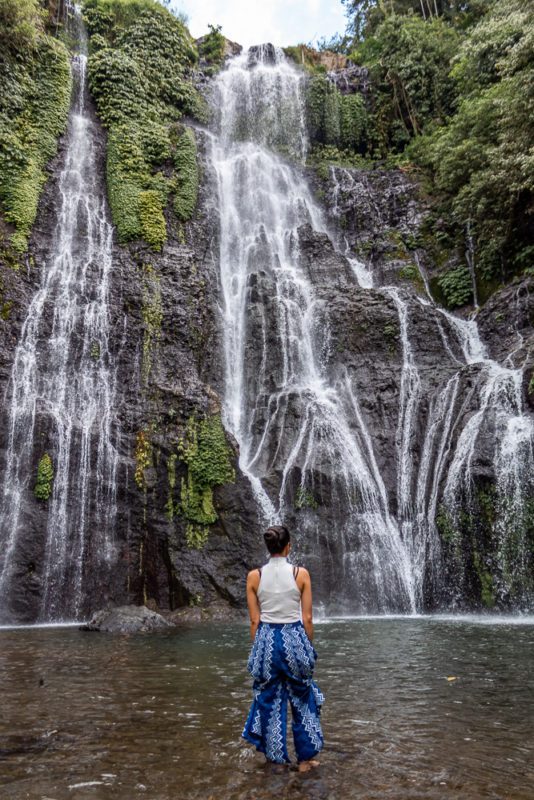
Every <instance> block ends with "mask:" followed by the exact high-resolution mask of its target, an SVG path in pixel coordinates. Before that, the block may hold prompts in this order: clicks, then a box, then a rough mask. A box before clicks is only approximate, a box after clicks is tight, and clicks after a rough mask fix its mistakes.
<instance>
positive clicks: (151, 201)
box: [138, 189, 167, 251]
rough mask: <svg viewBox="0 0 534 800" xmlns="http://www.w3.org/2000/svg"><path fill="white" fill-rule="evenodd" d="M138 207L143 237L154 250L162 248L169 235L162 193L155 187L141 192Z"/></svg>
mask: <svg viewBox="0 0 534 800" xmlns="http://www.w3.org/2000/svg"><path fill="white" fill-rule="evenodd" d="M138 209H139V212H138V213H139V221H140V223H141V233H142V235H143V239H144V240H145V242H146V243H147V244H149V245H150V247H152V248H154V250H158V251H159V250H161V248H162V247H163V245H164V244H165V239H166V237H167V226H166V224H165V218H164V216H163V203H162V200H161V194H160V193H159V192H157V191H155V190H154V189H148V190H147V191H145V192H141V193H140V194H139V198H138Z"/></svg>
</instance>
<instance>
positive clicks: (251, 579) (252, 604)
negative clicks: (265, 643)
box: [247, 569, 260, 641]
mask: <svg viewBox="0 0 534 800" xmlns="http://www.w3.org/2000/svg"><path fill="white" fill-rule="evenodd" d="M259 585H260V574H259V572H258V570H257V569H253V570H252V572H249V573H248V575H247V604H248V613H249V615H250V638H251V639H252V641H254V637H255V636H256V631H257V630H258V625H259V624H260V604H259V603H258V586H259Z"/></svg>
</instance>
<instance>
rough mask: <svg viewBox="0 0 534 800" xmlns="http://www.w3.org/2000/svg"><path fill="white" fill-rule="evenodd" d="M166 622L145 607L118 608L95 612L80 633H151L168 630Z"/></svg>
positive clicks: (159, 615)
mask: <svg viewBox="0 0 534 800" xmlns="http://www.w3.org/2000/svg"><path fill="white" fill-rule="evenodd" d="M169 627H170V625H169V623H168V622H167V620H166V619H165V618H164V617H162V616H161V614H157V613H156V612H155V611H150V609H149V608H147V607H146V606H134V605H130V606H119V607H118V608H106V609H102V610H101V611H97V612H96V613H95V614H93V616H92V618H91V619H90V621H89V622H88V623H87V624H86V625H82V627H81V630H82V631H99V632H105V633H151V632H152V631H161V630H165V629H166V628H169Z"/></svg>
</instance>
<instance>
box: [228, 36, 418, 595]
mask: <svg viewBox="0 0 534 800" xmlns="http://www.w3.org/2000/svg"><path fill="white" fill-rule="evenodd" d="M252 55H253V59H252V61H253V63H252V64H251V63H250V61H251V58H250V56H247V55H245V56H241V57H240V58H238V59H236V60H234V61H233V62H232V63H231V64H230V65H229V68H228V69H227V70H225V71H224V72H223V73H221V75H220V77H219V79H218V81H217V84H216V94H217V107H218V108H219V109H221V111H220V113H221V124H220V135H219V137H218V139H216V141H215V143H214V147H213V164H214V167H215V169H216V171H217V175H218V182H219V204H220V208H221V253H220V269H221V284H222V295H223V327H224V335H225V356H226V388H225V402H224V409H225V419H226V424H227V425H228V427H229V428H230V430H231V431H232V433H233V434H234V435H235V437H236V438H237V440H238V441H239V444H240V452H241V457H240V464H241V468H242V469H243V471H244V472H245V473H246V474H248V475H249V476H250V477H251V480H252V485H253V487H254V489H255V491H256V493H257V497H258V500H259V503H260V506H261V507H262V508H263V510H264V512H265V513H266V516H267V517H268V518H270V520H271V521H272V520H274V519H276V518H277V517H283V516H284V513H285V511H286V504H287V502H288V501H289V500H292V499H293V498H294V496H295V491H296V492H297V496H298V497H299V498H301V500H302V502H309V503H310V504H313V503H314V502H315V501H314V500H313V492H314V491H315V490H316V491H321V493H322V494H324V493H325V492H326V491H328V492H329V494H330V496H331V502H332V504H334V505H336V506H339V507H340V508H343V509H344V510H345V513H344V519H343V518H342V517H341V515H339V516H338V519H337V528H338V529H337V531H336V538H337V545H338V547H339V548H340V552H341V553H342V556H341V559H340V561H339V562H337V559H335V558H334V559H333V560H332V564H331V567H332V568H334V569H337V570H338V572H339V573H340V574H339V578H341V577H343V578H344V585H345V590H346V594H347V597H352V598H353V600H354V601H355V605H358V606H359V607H362V608H369V609H380V610H387V609H388V608H391V607H396V608H400V609H403V610H408V611H409V610H414V591H413V584H412V574H411V568H410V563H409V560H408V557H407V553H406V550H405V548H404V545H403V542H402V540H401V538H400V535H399V530H398V527H397V526H396V524H395V521H394V519H393V518H392V516H391V515H390V513H389V509H388V502H387V497H386V492H385V488H384V484H383V481H382V479H381V476H380V473H379V471H378V468H377V466H376V461H375V458H374V454H373V449H372V446H371V440H370V437H369V434H368V432H367V430H366V428H365V425H364V423H363V419H362V416H361V414H360V411H359V405H358V400H357V398H356V396H355V395H354V393H353V392H352V390H351V387H350V383H349V381H348V379H347V378H346V377H345V378H343V376H341V377H340V379H339V382H338V384H337V385H332V384H331V383H329V381H328V379H327V376H326V371H325V368H324V364H323V356H324V354H325V352H326V351H327V350H328V347H329V340H328V320H327V315H326V313H325V309H324V306H323V304H322V303H321V302H320V300H319V298H318V297H317V295H316V293H315V292H314V287H313V285H312V283H311V281H310V279H309V276H308V275H307V273H306V270H305V269H304V266H303V263H302V259H301V253H300V245H299V229H300V228H301V226H305V225H311V226H312V228H313V229H314V230H319V231H320V230H323V229H324V222H323V219H322V215H321V213H320V211H319V209H318V207H317V205H316V203H315V202H314V200H313V198H312V196H311V193H310V190H309V188H308V186H307V185H306V183H305V182H304V181H303V180H302V178H300V177H299V175H298V170H297V169H296V168H295V167H293V166H290V165H289V164H288V163H286V162H285V161H283V160H282V158H281V157H280V156H279V155H277V154H275V153H273V152H272V151H269V150H267V147H268V146H270V147H271V148H276V149H277V150H278V151H280V152H282V153H284V154H290V155H292V156H293V158H302V156H303V155H304V152H305V135H304V132H305V127H304V114H303V108H304V104H303V96H302V88H303V87H302V80H301V77H300V76H299V75H298V73H297V72H296V71H295V70H294V69H292V68H291V67H290V66H289V65H288V64H287V63H286V61H285V58H284V56H283V55H282V54H281V53H279V52H277V51H274V48H264V49H263V50H261V49H255V50H254V51H252ZM331 278H332V279H334V278H335V276H331ZM273 470H274V471H276V472H278V475H279V485H278V487H277V490H276V499H274V500H273V498H272V494H273V493H272V492H271V493H269V492H268V491H267V489H266V487H264V486H263V485H262V483H261V478H262V476H264V475H265V474H266V473H267V472H269V471H273ZM317 475H322V476H323V478H324V482H325V486H323V487H318V486H317V487H315V486H314V483H313V482H314V481H316V476H317ZM326 484H328V489H327V488H326ZM310 533H311V530H310ZM313 535H314V536H315V538H316V539H317V547H316V548H314V549H315V552H318V551H319V539H320V538H321V537H322V534H321V531H320V529H319V527H317V526H316V528H315V531H314V532H313ZM362 575H365V576H366V580H365V581H362V580H361V576H362ZM340 599H342V600H346V599H347V598H346V597H344V598H340Z"/></svg>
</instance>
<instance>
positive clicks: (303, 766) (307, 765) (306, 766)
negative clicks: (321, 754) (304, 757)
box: [299, 759, 321, 772]
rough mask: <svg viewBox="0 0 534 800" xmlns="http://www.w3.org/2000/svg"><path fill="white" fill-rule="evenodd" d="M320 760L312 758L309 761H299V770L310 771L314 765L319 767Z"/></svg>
mask: <svg viewBox="0 0 534 800" xmlns="http://www.w3.org/2000/svg"><path fill="white" fill-rule="evenodd" d="M320 763H321V762H320V761H314V760H313V759H310V760H309V761H299V772H308V770H310V769H311V768H312V767H318V766H319V764H320Z"/></svg>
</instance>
